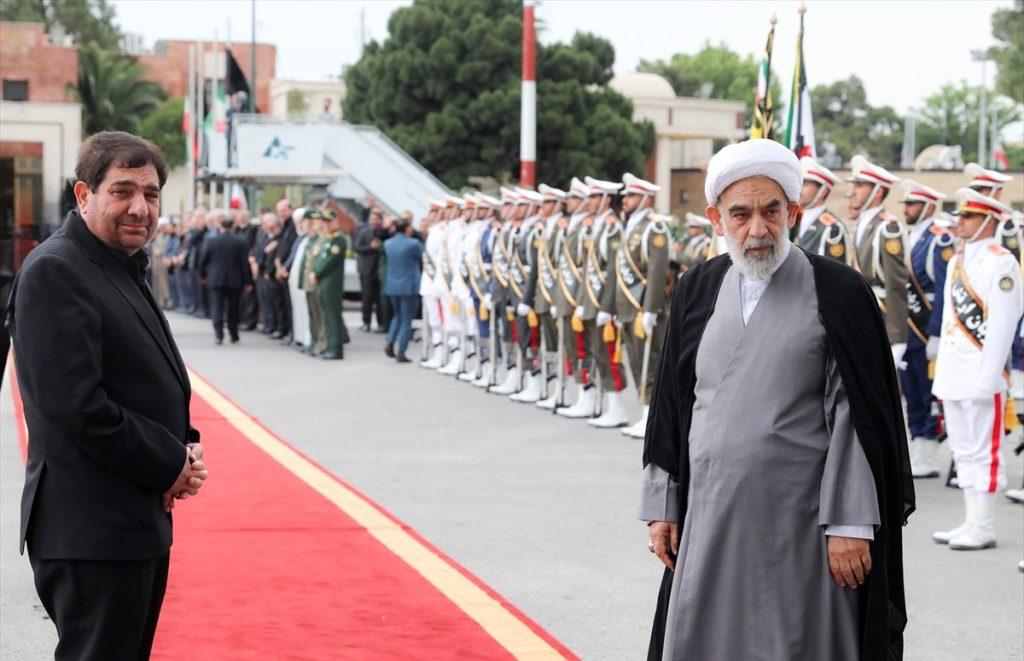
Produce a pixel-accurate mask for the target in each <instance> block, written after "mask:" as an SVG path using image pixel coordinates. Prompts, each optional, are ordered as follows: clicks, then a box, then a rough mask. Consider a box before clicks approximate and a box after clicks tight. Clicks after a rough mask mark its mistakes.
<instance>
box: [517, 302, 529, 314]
mask: <svg viewBox="0 0 1024 661" xmlns="http://www.w3.org/2000/svg"><path fill="white" fill-rule="evenodd" d="M530 309H531V308H530V306H529V305H527V304H526V303H520V304H519V305H517V306H516V314H518V315H519V316H520V317H525V316H527V315H529V314H530Z"/></svg>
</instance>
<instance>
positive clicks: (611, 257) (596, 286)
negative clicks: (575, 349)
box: [583, 177, 629, 429]
mask: <svg viewBox="0 0 1024 661" xmlns="http://www.w3.org/2000/svg"><path fill="white" fill-rule="evenodd" d="M583 181H584V182H585V183H586V184H587V187H588V188H589V189H590V197H589V198H588V200H587V209H588V211H590V212H591V213H592V214H593V216H592V220H591V221H590V222H591V227H590V235H589V238H587V239H586V240H585V244H584V245H585V249H586V257H585V259H584V270H583V290H584V292H585V293H586V296H584V297H583V323H584V325H586V324H587V323H591V324H593V325H594V329H593V333H592V336H593V338H594V344H593V352H594V362H595V363H596V364H597V373H598V376H599V377H600V391H599V392H598V396H597V407H598V409H599V413H600V415H598V416H597V417H596V418H593V419H591V420H588V421H587V424H590V425H593V426H594V427H599V428H602V429H605V428H612V427H621V426H623V425H625V424H627V423H628V422H629V412H628V410H627V407H626V401H625V396H624V395H623V393H622V391H623V390H624V389H625V387H626V381H625V378H624V376H623V374H622V358H621V353H622V352H621V350H620V346H619V342H618V333H617V332H616V328H615V324H613V323H612V315H611V314H609V313H608V312H604V311H603V310H602V309H601V308H602V306H603V305H604V301H605V300H606V299H608V298H611V299H612V300H614V298H615V281H616V279H615V270H614V263H615V251H616V250H618V247H619V242H620V241H621V240H622V223H621V222H620V221H619V217H618V216H617V215H616V213H615V210H614V209H613V208H612V204H611V203H612V196H613V195H615V194H616V193H617V192H618V191H619V189H620V188H622V184H620V183H618V182H613V181H602V180H600V179H593V178H591V177H586V178H584V180H583ZM584 222H586V221H584ZM609 264H611V265H612V267H611V271H612V277H611V278H610V279H609V278H608V271H609ZM584 332H586V331H585V330H584Z"/></svg>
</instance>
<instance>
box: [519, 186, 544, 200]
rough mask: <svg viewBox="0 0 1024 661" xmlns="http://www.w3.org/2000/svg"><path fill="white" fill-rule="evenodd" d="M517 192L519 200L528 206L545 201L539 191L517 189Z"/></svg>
mask: <svg viewBox="0 0 1024 661" xmlns="http://www.w3.org/2000/svg"><path fill="white" fill-rule="evenodd" d="M516 192H517V193H519V199H520V201H522V202H525V203H527V204H540V203H541V202H543V201H544V196H543V195H541V194H540V193H538V192H537V191H533V190H530V189H528V188H519V187H517V188H516Z"/></svg>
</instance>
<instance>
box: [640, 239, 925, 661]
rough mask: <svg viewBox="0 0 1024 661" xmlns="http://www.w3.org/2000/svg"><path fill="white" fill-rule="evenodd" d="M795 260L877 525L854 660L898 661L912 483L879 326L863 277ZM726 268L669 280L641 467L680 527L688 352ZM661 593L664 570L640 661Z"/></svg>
mask: <svg viewBox="0 0 1024 661" xmlns="http://www.w3.org/2000/svg"><path fill="white" fill-rule="evenodd" d="M793 248H794V249H797V248H796V246H794V247H793ZM805 254H806V255H807V259H808V260H810V262H811V267H812V270H813V273H814V285H815V290H816V291H817V298H818V314H819V317H820V319H821V323H822V325H823V326H824V328H825V340H826V345H827V348H828V351H829V353H830V354H831V356H832V357H833V359H834V360H835V361H836V366H837V367H838V369H839V373H840V376H841V377H842V380H843V385H844V386H845V388H846V392H847V396H848V398H849V402H850V411H851V415H852V419H853V424H854V428H855V429H856V430H857V437H858V438H859V439H860V443H861V446H862V447H863V448H864V455H865V457H866V458H867V461H868V464H869V465H870V467H871V472H872V474H873V476H874V480H875V489H876V491H877V493H878V509H879V516H880V520H881V525H880V526H879V527H878V530H877V531H876V532H875V539H874V541H873V542H872V543H871V563H872V569H871V573H870V574H869V575H868V577H867V579H866V580H865V582H864V585H862V586H861V587H860V588H859V589H858V591H857V592H858V595H859V597H860V599H859V609H858V612H859V618H860V630H861V654H860V658H861V659H864V660H870V661H875V660H882V659H902V658H903V630H904V628H905V627H906V623H907V616H906V604H905V599H904V591H903V545H902V527H903V526H904V525H906V523H907V518H908V517H909V516H910V514H911V512H913V511H914V482H913V478H912V477H911V475H910V460H909V457H908V451H907V438H906V432H905V428H904V424H903V409H902V406H901V400H900V389H899V385H898V383H897V380H896V369H895V366H894V365H893V361H892V353H891V351H890V348H889V340H888V338H887V336H886V332H885V324H884V322H883V320H882V315H881V312H880V311H879V309H878V304H877V302H876V300H875V296H874V293H873V292H872V291H871V288H870V287H869V286H868V283H867V281H866V280H864V278H863V276H861V275H860V274H859V273H858V272H857V271H855V270H853V269H851V268H850V267H848V266H846V265H845V264H842V263H840V262H837V261H835V260H833V259H829V258H827V257H819V256H817V255H813V254H811V253H807V252H806V251H805ZM731 264H732V260H731V259H730V257H729V256H728V255H720V256H718V257H716V258H714V259H712V260H709V261H707V262H704V263H703V264H700V265H698V266H697V267H695V268H693V269H691V270H689V271H688V272H687V273H685V274H683V276H682V277H681V278H680V280H679V282H678V283H677V284H676V286H675V289H674V291H673V293H672V306H671V313H670V315H669V320H668V332H667V333H666V334H665V342H664V346H663V348H662V353H661V362H660V364H659V366H658V372H657V377H656V379H655V383H654V389H653V391H652V393H651V405H650V412H649V415H648V419H647V434H646V437H645V440H644V455H643V463H644V467H645V468H646V466H647V465H648V464H651V463H653V464H655V465H657V466H659V467H661V468H662V469H663V470H665V471H666V472H667V473H669V474H670V475H671V476H672V477H673V478H674V479H676V480H678V482H679V500H680V503H679V512H680V518H679V522H680V526H679V529H680V531H681V530H682V523H683V522H684V521H685V514H686V511H687V493H688V490H689V476H690V466H689V436H690V420H691V415H692V413H693V403H694V385H695V382H696V375H695V363H696V357H697V349H698V347H699V346H700V341H701V337H702V335H703V333H704V328H705V326H706V325H707V322H708V320H709V319H710V318H711V313H712V312H714V309H715V302H716V300H717V298H718V291H719V289H720V288H721V285H722V279H723V278H724V277H725V273H726V271H728V270H729V266H730V265H731ZM677 541H678V540H677ZM671 589H672V572H671V571H669V570H668V569H666V570H665V575H664V577H663V579H662V582H661V591H660V593H659V594H658V607H657V611H656V613H655V617H654V627H653V631H652V633H651V644H650V648H649V651H648V657H647V658H648V660H649V661H660V660H661V658H662V646H663V643H664V639H665V620H666V617H667V614H668V601H669V594H670V591H671ZM698 607H699V606H698Z"/></svg>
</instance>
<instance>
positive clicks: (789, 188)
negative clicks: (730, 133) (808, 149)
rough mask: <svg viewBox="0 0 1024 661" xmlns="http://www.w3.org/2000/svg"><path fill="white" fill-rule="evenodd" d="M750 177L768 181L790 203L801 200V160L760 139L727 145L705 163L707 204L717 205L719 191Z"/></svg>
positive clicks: (802, 177) (776, 143)
mask: <svg viewBox="0 0 1024 661" xmlns="http://www.w3.org/2000/svg"><path fill="white" fill-rule="evenodd" d="M749 177H768V178H769V179H772V180H773V181H775V182H776V183H777V184H778V185H779V186H781V187H782V191H783V192H784V193H785V194H786V197H787V198H788V199H789V201H790V202H797V201H799V200H800V188H801V187H802V186H803V179H804V176H803V171H802V170H801V169H800V159H798V158H797V157H796V154H794V153H793V152H792V151H790V150H789V149H787V148H786V147H784V146H783V145H781V144H779V143H778V142H775V141H774V140H766V139H763V138H758V139H756V140H747V141H745V142H738V143H736V144H734V145H727V146H726V147H723V148H722V149H721V150H720V151H719V152H718V153H717V154H715V155H714V156H713V157H712V158H711V161H710V162H709V163H708V176H707V179H705V180H704V197H706V198H707V200H708V204H712V205H713V204H717V203H718V197H719V196H720V195H721V194H722V191H724V190H725V189H726V188H728V187H729V186H731V185H732V184H734V183H736V182H737V181H739V180H740V179H747V178H749Z"/></svg>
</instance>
